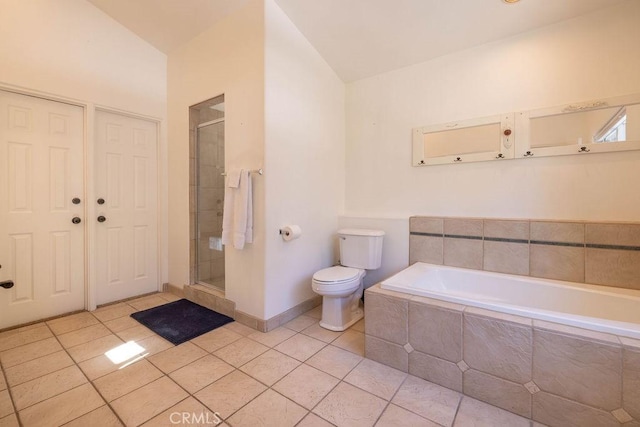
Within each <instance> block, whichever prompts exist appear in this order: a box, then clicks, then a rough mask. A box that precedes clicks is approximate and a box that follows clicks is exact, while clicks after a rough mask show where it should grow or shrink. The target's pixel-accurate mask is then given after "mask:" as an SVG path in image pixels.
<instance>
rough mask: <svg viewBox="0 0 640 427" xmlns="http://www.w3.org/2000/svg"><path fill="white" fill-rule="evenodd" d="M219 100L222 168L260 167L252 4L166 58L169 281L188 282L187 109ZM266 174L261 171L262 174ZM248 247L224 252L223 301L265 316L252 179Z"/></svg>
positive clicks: (259, 210)
mask: <svg viewBox="0 0 640 427" xmlns="http://www.w3.org/2000/svg"><path fill="white" fill-rule="evenodd" d="M221 94H224V95H225V116H226V119H225V169H226V170H227V171H229V170H232V169H240V168H242V169H257V168H258V167H261V166H263V164H264V7H263V2H262V0H253V1H251V2H249V3H248V4H247V6H245V7H243V8H242V9H240V10H238V11H236V12H234V13H232V14H230V15H228V16H227V17H226V18H224V19H223V20H221V21H219V22H218V23H216V25H215V26H213V27H212V28H210V29H209V30H207V31H205V32H204V33H202V34H201V35H199V36H198V37H196V38H195V39H193V40H191V41H190V42H188V43H187V44H185V45H184V46H182V47H180V48H178V49H176V50H174V51H172V52H171V53H170V54H169V57H168V105H169V110H168V117H169V159H170V160H171V168H170V169H169V201H170V203H169V283H171V284H173V285H176V286H179V287H182V286H183V285H184V284H187V283H189V106H191V105H194V104H197V103H199V102H201V101H204V100H207V99H210V98H213V97H215V96H218V95H221ZM267 174H269V169H268V168H265V175H267ZM253 184H254V186H253V191H254V204H253V207H254V228H253V231H254V243H252V244H247V245H246V246H245V248H244V249H243V250H241V251H239V250H235V249H233V248H229V247H228V248H227V249H226V256H225V273H226V286H227V288H226V297H227V298H229V299H231V300H232V301H235V302H236V308H237V309H238V310H241V311H243V312H245V313H248V314H251V315H253V316H257V317H260V318H263V314H264V291H265V289H264V256H265V237H264V236H265V228H264V218H265V203H264V198H265V181H264V177H261V176H254V177H253Z"/></svg>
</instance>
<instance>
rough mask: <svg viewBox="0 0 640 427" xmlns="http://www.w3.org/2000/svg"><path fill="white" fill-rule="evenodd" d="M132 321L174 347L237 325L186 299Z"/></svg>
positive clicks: (229, 318)
mask: <svg viewBox="0 0 640 427" xmlns="http://www.w3.org/2000/svg"><path fill="white" fill-rule="evenodd" d="M131 317H133V318H134V319H135V320H137V321H138V322H140V323H142V324H143V325H144V326H146V327H147V328H149V329H151V330H152V331H153V332H155V333H156V334H158V335H160V336H161V337H162V338H164V339H166V340H167V341H170V342H172V343H173V344H174V345H178V344H182V343H183V342H185V341H189V340H190V339H193V338H195V337H197V336H200V335H202V334H205V333H207V332H209V331H212V330H214V329H216V328H219V327H220V326H223V325H226V324H227V323H229V322H233V319H232V318H231V317H229V316H225V315H224V314H220V313H217V312H215V311H213V310H209V309H208V308H206V307H203V306H201V305H198V304H196V303H193V302H191V301H189V300H186V299H180V300H178V301H174V302H170V303H168V304H164V305H160V306H158V307H154V308H150V309H148V310H143V311H139V312H137V313H133V314H131Z"/></svg>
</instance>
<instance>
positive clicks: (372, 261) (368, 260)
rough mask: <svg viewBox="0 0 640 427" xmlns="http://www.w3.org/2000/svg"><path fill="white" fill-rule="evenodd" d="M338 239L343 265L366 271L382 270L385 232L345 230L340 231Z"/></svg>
mask: <svg viewBox="0 0 640 427" xmlns="http://www.w3.org/2000/svg"><path fill="white" fill-rule="evenodd" d="M338 238H339V239H340V264H341V265H343V266H345V267H353V268H361V269H364V270H375V269H377V268H380V265H381V263H382V239H383V238H384V231H380V230H365V229H359V228H344V229H342V230H338Z"/></svg>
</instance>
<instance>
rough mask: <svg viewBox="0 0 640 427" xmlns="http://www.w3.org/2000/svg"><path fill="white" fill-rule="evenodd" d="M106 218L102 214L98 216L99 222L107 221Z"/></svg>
mask: <svg viewBox="0 0 640 427" xmlns="http://www.w3.org/2000/svg"><path fill="white" fill-rule="evenodd" d="M106 220H107V218H105V217H103V216H102V215H100V216H99V217H98V222H105V221H106Z"/></svg>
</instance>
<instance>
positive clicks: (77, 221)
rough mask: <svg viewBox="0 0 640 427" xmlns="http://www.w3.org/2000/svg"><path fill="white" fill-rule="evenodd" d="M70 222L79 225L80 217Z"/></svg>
mask: <svg viewBox="0 0 640 427" xmlns="http://www.w3.org/2000/svg"><path fill="white" fill-rule="evenodd" d="M71 222H72V223H74V224H80V223H81V222H82V220H81V219H80V217H77V216H76V217H74V218H73V219H72V220H71Z"/></svg>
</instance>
